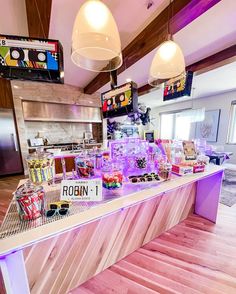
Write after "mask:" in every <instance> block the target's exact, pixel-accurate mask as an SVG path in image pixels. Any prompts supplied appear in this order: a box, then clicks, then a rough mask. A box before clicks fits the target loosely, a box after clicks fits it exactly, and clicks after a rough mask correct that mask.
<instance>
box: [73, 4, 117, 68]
mask: <svg viewBox="0 0 236 294" xmlns="http://www.w3.org/2000/svg"><path fill="white" fill-rule="evenodd" d="M71 59H72V61H73V62H74V64H76V65H77V66H79V67H82V68H84V69H87V70H91V71H97V72H102V71H112V70H115V69H117V68H119V67H120V66H121V65H122V53H121V42H120V35H119V32H118V29H117V25H116V22H115V20H114V18H113V16H112V14H111V12H110V10H109V9H108V7H107V6H106V5H105V4H104V3H102V2H101V1H100V0H88V1H86V2H85V3H84V4H83V5H82V6H81V8H80V10H79V12H78V13H77V16H76V19H75V22H74V28H73V33H72V52H71Z"/></svg>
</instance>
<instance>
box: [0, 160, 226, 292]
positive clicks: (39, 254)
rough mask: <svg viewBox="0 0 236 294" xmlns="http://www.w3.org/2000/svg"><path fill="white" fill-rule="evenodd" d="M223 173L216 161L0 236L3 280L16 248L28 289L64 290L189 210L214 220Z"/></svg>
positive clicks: (173, 224) (170, 226)
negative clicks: (200, 169) (199, 170)
mask: <svg viewBox="0 0 236 294" xmlns="http://www.w3.org/2000/svg"><path fill="white" fill-rule="evenodd" d="M222 175H223V169H222V168H221V167H216V166H214V167H211V168H209V170H208V171H206V172H204V173H201V174H195V175H190V176H186V177H176V178H174V179H173V180H171V181H169V182H164V183H161V184H160V185H158V186H156V187H151V188H147V189H145V190H142V191H136V192H134V193H131V194H129V195H125V196H123V197H118V198H114V199H112V200H111V201H108V202H105V203H102V204H99V205H98V206H96V207H92V208H90V209H88V210H85V211H83V212H81V213H79V214H75V215H71V216H68V217H66V218H63V219H62V220H58V221H55V222H52V223H49V224H46V225H44V226H41V227H37V228H34V229H32V230H30V231H26V232H23V233H20V234H17V235H14V236H12V237H8V238H6V239H2V240H1V241H0V242H1V243H0V256H1V261H0V263H1V268H2V272H3V275H5V279H4V281H5V284H6V283H7V281H6V280H7V278H9V280H10V279H11V278H12V277H11V275H12V274H10V273H9V272H8V271H7V269H9V268H10V267H9V266H8V259H9V258H14V256H15V255H16V256H15V259H16V260H18V261H19V259H20V257H19V252H23V259H22V260H23V261H22V262H21V266H22V267H24V266H25V268H26V273H27V277H28V281H27V282H25V284H27V285H29V288H28V291H30V293H63V294H64V293H67V292H68V291H70V290H71V289H73V288H75V287H77V286H79V285H81V284H82V283H84V282H85V281H87V280H88V279H90V278H91V277H93V276H94V275H96V274H98V273H100V272H101V271H103V270H104V269H106V268H108V267H109V266H111V265H112V264H114V263H116V262H117V261H118V260H120V259H122V258H124V257H125V256H127V255H129V254H130V253H132V252H133V251H135V250H136V249H138V248H140V247H141V246H143V245H144V244H146V243H148V242H149V241H151V240H153V239H154V238H156V237H157V236H159V235H160V234H161V233H163V232H165V231H167V230H168V229H170V228H172V227H173V226H175V225H176V224H178V223H179V222H181V221H182V220H184V219H185V218H187V216H188V215H189V214H190V213H191V212H193V210H194V211H195V213H196V214H199V215H201V216H203V217H205V218H207V219H209V220H211V221H212V222H215V221H216V216H217V208H218V201H219V195H220V190H221V182H222ZM38 241H40V242H38ZM15 251H16V252H15ZM12 252H15V253H12ZM3 264H4V265H3ZM4 266H5V267H4ZM7 267H8V268H7ZM3 268H4V269H5V270H4V271H3ZM19 270H20V269H18V271H19ZM22 270H24V269H22ZM6 276H7V277H6ZM11 282H12V281H11ZM9 287H10V286H9ZM11 287H12V288H14V285H13V286H12V285H11ZM22 287H25V289H26V288H27V286H26V285H23V286H22ZM18 288H19V284H18ZM9 293H11V292H9ZM22 293H25V292H22ZM26 293H27V292H26Z"/></svg>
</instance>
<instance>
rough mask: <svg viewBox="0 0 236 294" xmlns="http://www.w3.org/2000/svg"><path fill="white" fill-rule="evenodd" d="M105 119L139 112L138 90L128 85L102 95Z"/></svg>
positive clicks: (133, 85)
mask: <svg viewBox="0 0 236 294" xmlns="http://www.w3.org/2000/svg"><path fill="white" fill-rule="evenodd" d="M101 100H102V113H103V117H104V118H111V117H116V116H122V115H127V114H129V113H132V112H136V111H137V110H138V88H137V84H135V83H134V82H130V83H126V84H123V85H121V86H118V87H116V88H115V89H112V90H109V91H107V92H104V93H102V94H101Z"/></svg>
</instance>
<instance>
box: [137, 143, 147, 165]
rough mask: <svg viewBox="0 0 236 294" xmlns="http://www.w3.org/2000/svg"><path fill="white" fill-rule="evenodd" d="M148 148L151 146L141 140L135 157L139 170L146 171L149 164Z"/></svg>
mask: <svg viewBox="0 0 236 294" xmlns="http://www.w3.org/2000/svg"><path fill="white" fill-rule="evenodd" d="M148 148H149V144H148V142H147V141H145V140H140V142H139V146H138V150H137V153H136V155H135V167H136V168H137V169H145V168H147V164H148Z"/></svg>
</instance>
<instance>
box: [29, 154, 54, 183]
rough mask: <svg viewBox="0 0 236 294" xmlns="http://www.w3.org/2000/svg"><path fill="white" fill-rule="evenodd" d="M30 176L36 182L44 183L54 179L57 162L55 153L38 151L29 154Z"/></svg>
mask: <svg viewBox="0 0 236 294" xmlns="http://www.w3.org/2000/svg"><path fill="white" fill-rule="evenodd" d="M26 162H27V166H28V172H29V178H30V181H31V182H32V183H34V184H37V185H38V184H42V183H43V182H49V181H52V180H53V177H54V174H55V164H54V157H53V154H51V153H47V152H37V153H33V154H31V155H29V156H28V157H27V159H26Z"/></svg>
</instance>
